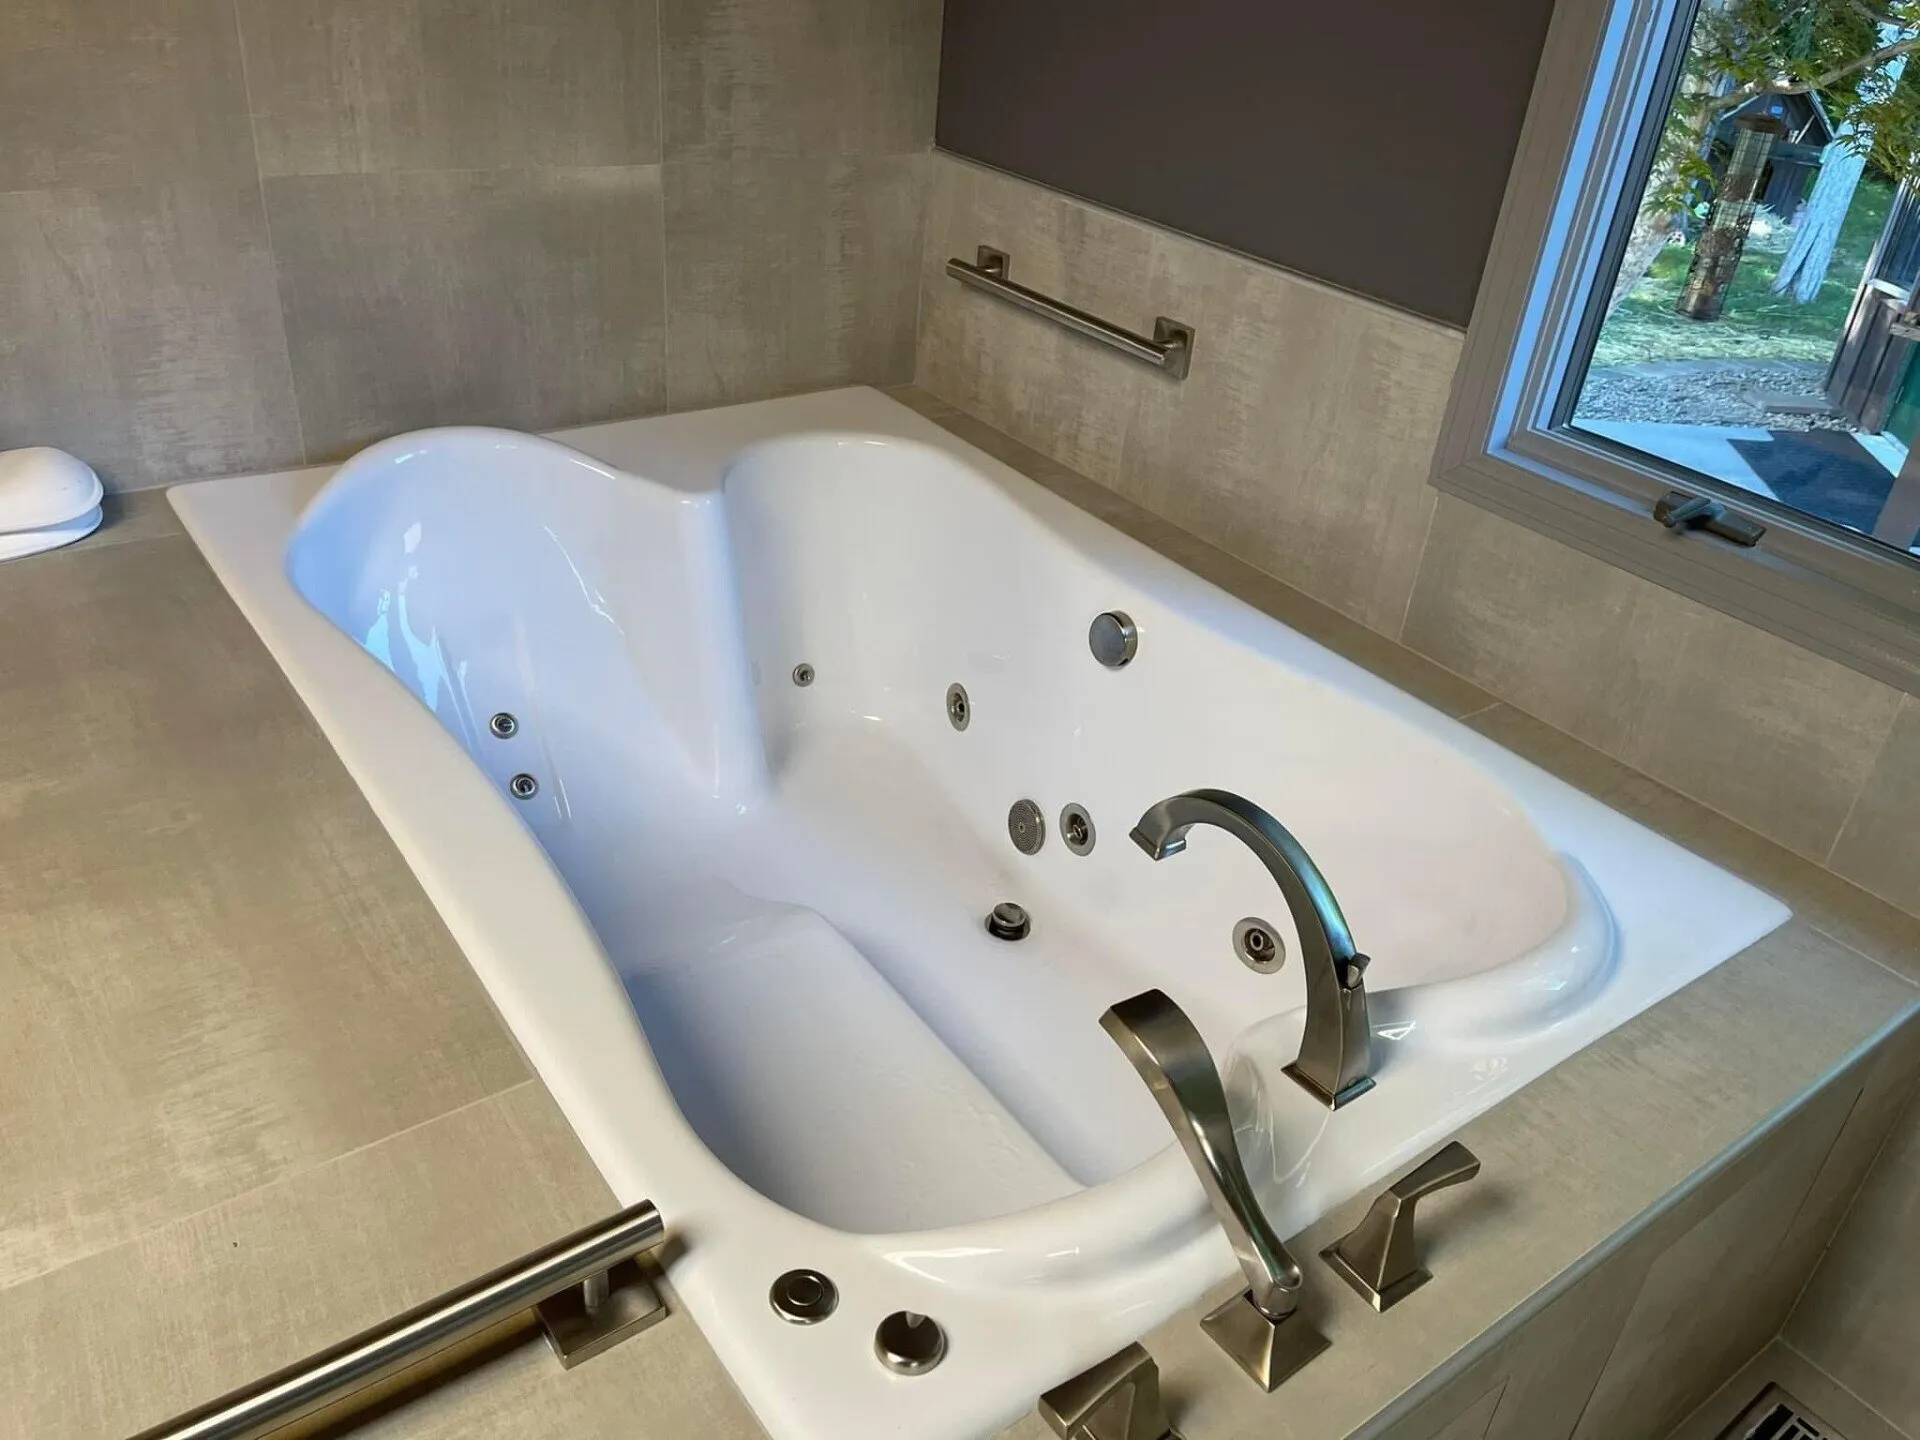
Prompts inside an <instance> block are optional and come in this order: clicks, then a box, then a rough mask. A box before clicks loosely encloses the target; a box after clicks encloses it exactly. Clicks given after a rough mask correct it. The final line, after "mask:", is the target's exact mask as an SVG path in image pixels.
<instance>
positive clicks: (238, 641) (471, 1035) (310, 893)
mask: <svg viewBox="0 0 1920 1440" xmlns="http://www.w3.org/2000/svg"><path fill="white" fill-rule="evenodd" d="M103 617H105V618H103ZM0 675H5V676H30V677H32V682H33V683H31V684H25V685H19V684H9V685H8V686H7V687H6V690H7V704H6V705H5V706H4V707H0V756H4V757H5V759H4V762H0V915H4V916H6V924H5V925H4V927H0V995H4V996H5V997H6V999H5V1003H4V1004H0V1056H6V1057H9V1059H8V1062H7V1063H6V1064H4V1065H0V1124H3V1125H4V1130H5V1135H4V1145H3V1146H0V1148H3V1149H4V1151H5V1156H6V1158H5V1163H3V1164H0V1217H3V1219H4V1223H0V1291H3V1290H4V1287H5V1286H7V1285H8V1284H10V1283H14V1282H19V1281H22V1280H25V1279H27V1278H28V1277H31V1276H34V1275H38V1274H42V1273H44V1272H47V1271H49V1270H54V1269H57V1268H59V1267H61V1266H63V1265H65V1264H69V1263H71V1262H73V1261H75V1260H77V1259H78V1258H79V1257H81V1256H84V1255H87V1254H91V1253H93V1252H95V1251H98V1250H101V1249H104V1248H107V1247H109V1246H111V1245H115V1244H118V1243H120V1242H122V1241H125V1240H128V1239H131V1238H133V1237H134V1236H137V1235H140V1234H143V1233H145V1232H146V1231H147V1230H149V1229H151V1228H152V1227H154V1226H155V1225H159V1224H164V1223H167V1222H170V1221H172V1220H175V1219H177V1218H179V1217H181V1216H184V1215H188V1214H191V1213H193V1212H195V1211H198V1210H201V1209H204V1208H205V1207H206V1206H208V1205H214V1204H219V1203H221V1202H223V1201H225V1200H227V1199H229V1198H231V1197H233V1196H235V1195H238V1194H241V1193H244V1192H245V1191H248V1190H251V1189H254V1188H256V1187H257V1186H260V1185H263V1184H268V1183H271V1182H272V1181H275V1180H277V1179H280V1178H282V1177H283V1176H286V1175H288V1174H290V1173H293V1172H295V1171H298V1170H301V1169H303V1168H306V1167H310V1166H313V1165H316V1164H320V1163H323V1162H325V1161H327V1160H329V1159H331V1158H333V1157H334V1156H337V1155H340V1154H343V1153H345V1152H347V1151H349V1150H352V1149H354V1148H356V1147H358V1146H361V1145H365V1144H368V1143H370V1142H372V1141H374V1140H377V1139H379V1138H380V1137H382V1136H385V1135H388V1134H391V1133H393V1132H394V1131H396V1130H400V1129H404V1128H406V1127H408V1126H411V1125H415V1124H418V1123H420V1122H421V1121H424V1120H427V1119H430V1118H431V1117H433V1116H436V1115H439V1114H442V1113H444V1112H445V1111H447V1110H448V1109H451V1108H453V1107H455V1106H459V1105H463V1104H466V1103H469V1102H470V1101H472V1100H475V1099H478V1098H480V1097H482V1096H484V1095H488V1094H491V1093H494V1092H495V1091H497V1090H500V1089H503V1088H505V1087H507V1086H510V1085H513V1084H517V1083H518V1082H519V1081H520V1080H522V1079H523V1078H524V1077H525V1075H526V1070H525V1067H524V1065H523V1064H522V1062H521V1061H520V1059H519V1057H518V1055H517V1053H516V1052H515V1050H514V1048H513V1045H512V1042H511V1041H510V1040H509V1039H508V1037H507V1035H506V1034H505V1032H504V1031H503V1030H502V1029H501V1027H500V1024H499V1022H498V1021H497V1020H496V1019H495V1018H494V1015H493V1012H492V1010H491V1009H490V1008H489V1007H488V1004H487V1001H486V999H485V996H484V994H483V993H482V991H481V989H480V986H479V983H478V981H477V980H476V979H474V977H473V975H472V973H471V972H470V971H469V970H468V968H467V966H466V964H465V962H464V961H463V960H462V958H461V956H460V952H459V950H458V949H457V947H456V946H455V945H454V943H453V941H452V939H451V937H449V936H448V934H447V933H446V930H445V928H444V927H443V926H442V925H441V923H440V920H439V917H438V916H437V915H436V914H435V913H434V911H433V909H432V907H431V906H430V905H428V903H427V901H426V899H425V897H424V896H422V895H421V893H420V890H419V887H418V886H417V885H416V884H415V882H414V880H413V877H412V875H411V874H410V873H409V872H408V870H407V867H406V864H405V862H404V861H402V860H401V858H400V856H399V855H398V853H396V852H395V850H394V849H393V846H392V844H391V842H390V841H389V840H388V839H387V837H386V835H385V833H384V832H383V831H382V830H381V829H380V826H379V822H378V821H376V820H375V819H374V817H373V813H372V811H371V810H369V809H368V807H367V804H366V802H365V800H363V799H362V798H361V796H360V794H359V792H358V791H357V790H356V789H355V787H354V785H353V782H352V780H351V779H349V778H348V776H347V773H346V771H345V770H344V769H342V768H341V766H340V764H339V762H338V761H336V760H335V759H334V757H333V755H332V754H331V752H330V751H329V750H328V749H327V746H326V744H325V742H324V740H322V738H321V737H320V735H319V733H318V731H317V730H316V729H315V728H314V724H313V721H312V719H311V718H310V717H309V716H308V715H307V713H306V711H305V710H304V709H303V708H302V706H301V705H300V702H299V701H298V700H297V699H296V698H295V696H294V694H293V692H292V691H291V689H289V688H288V686H287V684H286V682H285V681H284V680H283V679H282V678H281V676H280V674H279V673H278V671H277V670H275V669H274V667H273V666H272V664H271V663H270V662H268V661H267V660H266V658H265V656H264V655H263V654H262V652H261V650H260V648H259V644H258V642H257V641H256V640H255V638H254V636H253V634H252V632H251V631H250V630H249V629H248V628H247V624H246V621H245V620H244V619H242V618H241V616H240V613H239V612H238V611H237V610H235V609H234V608H233V606H232V605H231V604H229V603H228V601H227V599H226V596H225V595H224V594H223V593H222V591H221V589H220V585H219V582H218V581H216V580H215V579H214V578H213V575H212V574H211V572H209V571H208V569H207V568H206V565H205V563H204V562H203V561H202V560H201V559H200V556H199V553H198V552H197V551H196V550H195V549H194V548H193V546H192V544H191V543H190V542H189V541H188V540H186V539H185V538H184V537H176V538H171V539H156V540H149V541H145V542H143V543H141V544H135V545H122V546H110V547H104V548H93V547H85V548H81V549H78V550H75V551H72V552H68V553H65V554H57V555H51V556H43V557H39V558H37V559H34V560H28V561H22V562H19V563H18V564H15V565H8V566H5V567H0ZM349 1268H351V1267H349ZM10 1330H11V1333H14V1334H16V1335H18V1333H19V1332H18V1331H17V1330H12V1329H11V1327H10ZM82 1348H84V1347H82ZM34 1388H35V1389H36V1390H41V1389H44V1388H45V1387H44V1386H36V1387H34ZM17 1393H18V1392H17V1391H15V1390H14V1389H13V1388H12V1387H9V1386H7V1385H5V1384H4V1383H0V1394H5V1395H9V1396H14V1395H16V1394H17ZM10 1408H11V1401H9V1404H8V1405H0V1411H4V1410H8V1409H10ZM38 1433H40V1434H46V1435H53V1434H63V1435H64V1434H74V1433H79V1432H76V1431H75V1430H72V1429H69V1428H66V1427H62V1426H52V1427H48V1428H45V1429H42V1430H41V1431H39V1432H38Z"/></svg>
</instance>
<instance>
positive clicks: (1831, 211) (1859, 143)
mask: <svg viewBox="0 0 1920 1440" xmlns="http://www.w3.org/2000/svg"><path fill="white" fill-rule="evenodd" d="M1903 33H1904V32H1903V31H1901V29H1900V28H1899V27H1898V26H1895V25H1884V26H1882V27H1881V29H1880V43H1881V44H1882V45H1891V44H1893V43H1894V42H1895V41H1896V40H1899V39H1900V38H1902V35H1903ZM1906 68H1907V57H1906V56H1904V55H1897V56H1895V57H1894V58H1893V59H1891V60H1889V61H1888V62H1887V68H1886V70H1885V71H1884V72H1883V73H1882V74H1881V76H1880V77H1879V79H1878V80H1877V81H1875V82H1874V84H1875V85H1876V86H1877V87H1883V88H1884V89H1885V90H1891V89H1892V88H1893V87H1894V86H1896V85H1898V84H1899V83H1900V76H1901V75H1902V73H1903V72H1904V71H1905V70H1906ZM1867 138H1868V137H1867V136H1866V135H1856V134H1855V133H1854V129H1853V127H1852V126H1851V125H1843V126H1841V127H1840V130H1839V132H1838V133H1837V134H1835V136H1834V137H1833V140H1832V142H1831V143H1830V144H1829V145H1828V146H1827V148H1826V149H1825V150H1823V151H1821V153H1820V178H1819V179H1817V180H1815V181H1814V182H1813V194H1812V195H1811V196H1809V197H1808V199H1807V209H1806V213H1805V214H1804V215H1803V216H1801V218H1800V223H1799V224H1798V225H1796V226H1795V227H1794V231H1793V244H1792V245H1791V246H1790V247H1789V248H1788V250H1787V258H1786V259H1785V260H1783V261H1781V262H1780V273H1779V274H1778V275H1776V276H1775V277H1774V280H1773V293H1774V294H1776V295H1784V294H1786V293H1787V287H1788V286H1789V285H1791V286H1792V287H1793V298H1794V299H1795V300H1798V301H1799V302H1800V303H1801V304H1802V305H1805V304H1807V303H1808V302H1809V301H1811V300H1813V299H1814V298H1815V297H1817V296H1818V295H1819V294H1820V287H1821V286H1822V285H1823V284H1825V283H1826V279H1827V267H1828V266H1829V265H1831V264H1832V263H1833V247H1834V245H1835V243H1836V242H1837V241H1838V240H1839V239H1840V227H1841V226H1842V225H1844V224H1846V223H1847V209H1848V207H1849V206H1851V205H1852V204H1853V192H1854V191H1855V190H1856V189H1858V188H1859V185H1860V176H1861V174H1862V173H1863V172H1864V171H1865V170H1866V168H1867V145H1866V141H1867Z"/></svg>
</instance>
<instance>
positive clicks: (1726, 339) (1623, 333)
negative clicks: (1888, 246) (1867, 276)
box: [1593, 176, 1893, 365]
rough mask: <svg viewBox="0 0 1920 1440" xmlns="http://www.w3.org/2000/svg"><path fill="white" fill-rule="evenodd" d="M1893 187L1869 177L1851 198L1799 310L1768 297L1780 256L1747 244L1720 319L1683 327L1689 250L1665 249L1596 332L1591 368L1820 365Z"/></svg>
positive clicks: (1829, 352) (1842, 320)
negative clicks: (1717, 362)
mask: <svg viewBox="0 0 1920 1440" xmlns="http://www.w3.org/2000/svg"><path fill="white" fill-rule="evenodd" d="M1892 203H1893V187H1892V186H1890V185H1888V184H1886V183H1885V182H1884V181H1881V180H1876V179H1874V178H1873V177H1871V176H1869V177H1867V178H1866V179H1864V180H1862V181H1861V182H1860V188H1859V189H1858V190H1856V191H1855V192H1854V196H1853V206H1852V208H1851V209H1850V210H1848V212H1847V220H1846V224H1845V225H1843V226H1842V227H1841V229H1840V241H1839V243H1838V244H1837V245H1836V246H1835V247H1834V252H1833V263H1832V264H1831V265H1830V266H1828V267H1827V278H1826V281H1825V283H1824V284H1822V285H1821V287H1820V294H1819V295H1818V296H1817V297H1816V298H1815V299H1814V300H1812V301H1811V302H1810V303H1808V304H1805V305H1802V304H1799V303H1798V302H1797V301H1795V300H1794V298H1793V296H1792V295H1791V294H1787V295H1776V294H1774V293H1773V289H1772V286H1773V278H1774V276H1776V275H1778V274H1779V273H1780V261H1781V259H1782V258H1783V257H1784V254H1785V250H1784V247H1782V249H1781V252H1780V253H1778V254H1775V253H1770V252H1769V251H1767V250H1763V249H1761V248H1759V247H1758V246H1756V245H1751V244H1750V245H1749V246H1748V247H1747V250H1746V253H1745V254H1744V255H1743V256H1742V257H1741V261H1740V269H1739V270H1738V271H1737V272H1736V273H1735V275H1734V277H1733V283H1732V285H1730V286H1729V287H1728V289H1727V304H1726V309H1725V310H1724V311H1723V312H1722V313H1721V316H1720V318H1719V319H1718V320H1689V319H1687V318H1686V317H1685V316H1683V315H1676V314H1674V313H1673V302H1674V301H1675V300H1677V299H1679V298H1680V291H1681V288H1682V287H1683V286H1684V285H1685V284H1686V279H1687V267H1688V266H1689V265H1691V264H1692V263H1693V247H1692V246H1691V245H1684V246H1682V245H1669V246H1668V247H1667V248H1666V249H1665V250H1663V251H1662V252H1661V253H1660V257H1659V258H1658V259H1657V260H1655V261H1654V262H1653V269H1652V270H1650V271H1648V272H1647V278H1646V279H1645V280H1642V281H1641V282H1640V284H1639V285H1637V286H1636V287H1635V288H1634V291H1633V293H1632V294H1631V295H1629V296H1627V298H1626V299H1625V300H1622V301H1621V302H1620V308H1619V309H1618V310H1615V311H1614V312H1613V314H1612V316H1611V317H1609V318H1608V320H1607V323H1606V325H1605V326H1604V327H1603V328H1602V329H1601V331H1600V343H1599V344H1598V345H1597V346H1596V347H1595V349H1594V356H1593V363H1594V364H1595V365H1634V364H1639V363H1642V362H1645V361H1650V360H1699V359H1717V358H1723V357H1733V358H1736V359H1742V360H1812V361H1818V362H1819V363H1820V364H1822V365H1824V364H1826V363H1827V361H1828V360H1830V359H1832V358H1833V347H1834V345H1835V344H1836V343H1838V341H1839V339H1840V330H1841V327H1842V326H1844V325H1845V324H1846V321H1847V311H1848V309H1849V308H1850V307H1851V306H1852V304H1853V292H1854V290H1855V288H1856V287H1857V286H1858V285H1859V284H1860V277H1861V275H1862V274H1863V273H1864V272H1865V270H1866V265H1867V256H1868V255H1869V254H1870V253H1871V252H1872V250H1873V244H1874V241H1876V240H1877V239H1879V238H1880V231H1881V229H1882V228H1883V227H1884V226H1885V225H1886V223H1887V210H1888V207H1889V206H1890V205H1891V204H1892Z"/></svg>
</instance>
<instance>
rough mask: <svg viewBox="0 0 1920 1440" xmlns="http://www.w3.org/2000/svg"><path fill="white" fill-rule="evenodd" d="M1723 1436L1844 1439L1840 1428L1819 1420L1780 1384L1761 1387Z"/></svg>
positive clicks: (1728, 1439) (1726, 1439) (1724, 1439)
mask: <svg viewBox="0 0 1920 1440" xmlns="http://www.w3.org/2000/svg"><path fill="white" fill-rule="evenodd" d="M1720 1440H1842V1437H1841V1435H1840V1432H1839V1431H1837V1430H1834V1429H1833V1428H1832V1427H1830V1426H1829V1425H1828V1424H1827V1422H1826V1421H1824V1420H1817V1419H1815V1418H1814V1417H1813V1415H1812V1414H1811V1413H1810V1412H1809V1411H1808V1410H1807V1407H1806V1406H1804V1405H1802V1404H1801V1403H1800V1402H1799V1401H1798V1400H1796V1399H1794V1398H1793V1397H1792V1396H1791V1395H1789V1394H1788V1393H1787V1392H1786V1391H1784V1390H1782V1389H1781V1388H1780V1387H1779V1386H1778V1385H1769V1386H1767V1388H1766V1389H1764V1390H1762V1391H1761V1392H1760V1394H1759V1396H1758V1398H1756V1399H1755V1400H1754V1402H1753V1403H1752V1404H1751V1405H1749V1406H1748V1407H1747V1408H1746V1409H1745V1410H1743V1411H1741V1412H1740V1418H1739V1419H1738V1420H1736V1421H1734V1422H1733V1424H1731V1425H1729V1426H1728V1427H1727V1428H1726V1429H1725V1430H1722V1431H1721V1432H1720Z"/></svg>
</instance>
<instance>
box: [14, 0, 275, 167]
mask: <svg viewBox="0 0 1920 1440" xmlns="http://www.w3.org/2000/svg"><path fill="white" fill-rule="evenodd" d="M252 176H253V137H252V136H251V135H250V134H249V133H248V128H247V100H246V84H245V81H244V79H243V77H242V73H241V64H240V46H239V43H238V40H237V37H236V36H235V35H234V29H233V6H232V3H231V0H0V192H5V191H9V190H41V189H48V188H53V187H88V188H94V189H102V188H107V187H111V186H118V185H158V184H165V183H167V182H169V181H175V180H187V179H201V180H212V181H240V180H250V179H251V178H252Z"/></svg>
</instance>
